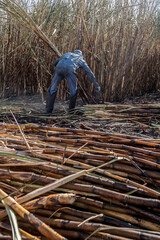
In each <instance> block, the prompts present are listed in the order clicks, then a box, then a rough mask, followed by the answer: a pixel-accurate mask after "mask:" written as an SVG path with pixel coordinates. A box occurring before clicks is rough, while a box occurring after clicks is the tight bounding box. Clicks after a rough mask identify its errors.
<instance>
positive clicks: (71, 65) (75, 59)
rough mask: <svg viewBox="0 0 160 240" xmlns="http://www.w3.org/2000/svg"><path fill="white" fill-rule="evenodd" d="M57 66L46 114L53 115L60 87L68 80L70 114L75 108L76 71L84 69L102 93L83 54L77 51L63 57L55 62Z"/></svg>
mask: <svg viewBox="0 0 160 240" xmlns="http://www.w3.org/2000/svg"><path fill="white" fill-rule="evenodd" d="M54 66H56V69H55V73H54V76H53V78H52V83H51V86H50V88H49V90H48V95H47V101H46V113H52V111H53V107H54V102H55V98H56V93H57V89H58V85H59V84H60V82H61V80H62V79H64V78H65V79H66V80H67V83H68V87H69V91H70V103H69V112H72V110H73V109H74V108H75V105H76V99H77V73H76V69H78V68H83V69H84V70H85V71H86V73H87V75H88V77H89V79H90V80H91V81H92V82H93V83H94V85H95V88H96V90H97V92H100V86H99V84H98V83H97V81H96V78H95V76H94V74H93V73H92V71H91V69H90V68H89V66H88V65H87V63H86V62H85V60H84V59H83V55H82V52H81V51H80V50H75V51H74V52H73V53H71V52H68V53H65V54H64V55H62V56H61V57H60V58H58V59H57V60H56V61H55V62H54Z"/></svg>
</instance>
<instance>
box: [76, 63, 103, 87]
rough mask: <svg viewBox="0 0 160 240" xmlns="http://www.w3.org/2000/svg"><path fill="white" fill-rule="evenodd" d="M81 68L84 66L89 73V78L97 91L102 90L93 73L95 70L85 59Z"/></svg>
mask: <svg viewBox="0 0 160 240" xmlns="http://www.w3.org/2000/svg"><path fill="white" fill-rule="evenodd" d="M80 67H81V68H83V69H84V70H85V72H86V73H87V75H88V77H89V79H90V80H91V81H92V82H93V84H94V86H95V88H96V90H97V91H100V90H101V88H100V86H99V84H98V82H97V80H96V78H95V76H94V74H93V72H92V71H91V69H90V67H89V66H88V64H87V63H86V62H85V61H84V60H83V62H82V63H81V66H80Z"/></svg>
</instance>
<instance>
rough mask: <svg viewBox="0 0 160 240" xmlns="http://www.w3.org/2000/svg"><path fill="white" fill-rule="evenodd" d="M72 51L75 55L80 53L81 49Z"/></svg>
mask: <svg viewBox="0 0 160 240" xmlns="http://www.w3.org/2000/svg"><path fill="white" fill-rule="evenodd" d="M74 53H75V54H77V55H82V52H81V50H75V51H74Z"/></svg>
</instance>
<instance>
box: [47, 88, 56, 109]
mask: <svg viewBox="0 0 160 240" xmlns="http://www.w3.org/2000/svg"><path fill="white" fill-rule="evenodd" d="M55 99H56V93H53V94H50V92H49V91H48V94H47V98H46V113H52V111H53V107H54V102H55Z"/></svg>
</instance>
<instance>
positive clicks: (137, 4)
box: [0, 0, 160, 101]
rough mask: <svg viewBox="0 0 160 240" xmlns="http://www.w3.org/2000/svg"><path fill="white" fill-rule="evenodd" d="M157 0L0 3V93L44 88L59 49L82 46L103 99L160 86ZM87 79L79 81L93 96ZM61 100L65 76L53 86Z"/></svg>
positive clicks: (5, 0)
mask: <svg viewBox="0 0 160 240" xmlns="http://www.w3.org/2000/svg"><path fill="white" fill-rule="evenodd" d="M158 2H159V1H154V0H153V1H147V0H122V1H117V0H115V1H112V0H98V1H95V0H83V1H82V0H81V1H80V0H66V1H64V0H54V1H53V0H39V1H29V0H28V1H27V0H26V1H25V0H15V1H13V0H11V1H9V0H2V1H0V11H1V12H0V49H1V53H0V95H1V97H8V96H11V95H12V94H15V95H20V94H27V93H31V94H32V93H40V94H41V97H42V99H43V95H44V93H46V91H47V88H48V86H49V84H50V81H51V77H52V74H53V71H54V67H53V61H54V60H55V59H56V58H57V57H58V55H59V54H62V53H65V52H67V51H73V50H74V49H77V48H78V49H81V50H82V52H83V54H84V56H85V59H86V60H87V62H88V64H89V66H90V67H91V69H92V70H93V72H94V73H95V76H96V78H97V80H98V82H99V84H100V85H101V87H102V90H103V93H104V101H120V100H122V99H124V98H126V97H129V96H134V95H138V94H145V93H147V92H151V91H156V90H157V89H159V87H160V83H159V82H160V81H159V76H160V67H159V66H160V65H159V61H160V42H159V37H160V31H159V29H160V28H159V22H158V20H159V18H160V17H159V16H160V13H159V9H160V8H159V5H158ZM86 79H87V76H86V75H85V74H84V73H83V72H81V73H80V74H79V83H80V85H81V86H82V88H83V89H87V90H88V94H89V95H90V94H91V93H93V91H94V88H93V87H90V86H91V85H90V82H89V80H87V81H86ZM58 96H59V98H62V99H66V98H67V96H68V89H67V86H66V83H65V81H64V82H63V83H62V85H61V88H60V89H59V91H58Z"/></svg>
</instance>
